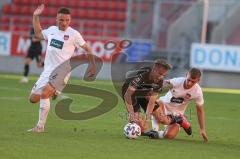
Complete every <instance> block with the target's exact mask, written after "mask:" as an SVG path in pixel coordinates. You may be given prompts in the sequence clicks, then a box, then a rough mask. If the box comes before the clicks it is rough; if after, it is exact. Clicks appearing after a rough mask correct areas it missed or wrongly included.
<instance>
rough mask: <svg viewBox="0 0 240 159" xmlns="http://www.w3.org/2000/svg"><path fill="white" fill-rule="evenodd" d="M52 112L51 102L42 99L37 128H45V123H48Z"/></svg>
mask: <svg viewBox="0 0 240 159" xmlns="http://www.w3.org/2000/svg"><path fill="white" fill-rule="evenodd" d="M49 110H50V100H49V98H47V99H40V108H39V119H38V123H37V126H38V127H43V128H44V126H45V123H46V121H47V116H48V112H49Z"/></svg>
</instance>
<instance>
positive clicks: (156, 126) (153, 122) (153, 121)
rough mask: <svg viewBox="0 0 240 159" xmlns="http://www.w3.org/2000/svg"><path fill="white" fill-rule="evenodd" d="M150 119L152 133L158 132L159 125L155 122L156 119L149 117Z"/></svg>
mask: <svg viewBox="0 0 240 159" xmlns="http://www.w3.org/2000/svg"><path fill="white" fill-rule="evenodd" d="M151 119H152V129H153V130H154V131H158V130H159V124H158V123H157V122H156V119H155V117H154V116H151Z"/></svg>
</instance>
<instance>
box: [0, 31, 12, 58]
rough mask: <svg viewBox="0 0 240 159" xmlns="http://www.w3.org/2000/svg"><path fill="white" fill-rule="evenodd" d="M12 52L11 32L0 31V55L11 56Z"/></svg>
mask: <svg viewBox="0 0 240 159" xmlns="http://www.w3.org/2000/svg"><path fill="white" fill-rule="evenodd" d="M10 54H11V32H1V31H0V55H5V56H10Z"/></svg>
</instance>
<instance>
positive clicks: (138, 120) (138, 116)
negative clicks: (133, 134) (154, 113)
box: [134, 112, 144, 132]
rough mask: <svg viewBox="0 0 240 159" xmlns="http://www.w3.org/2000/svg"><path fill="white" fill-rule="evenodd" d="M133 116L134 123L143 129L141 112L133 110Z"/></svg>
mask: <svg viewBox="0 0 240 159" xmlns="http://www.w3.org/2000/svg"><path fill="white" fill-rule="evenodd" d="M134 118H135V121H136V123H137V124H138V125H139V126H140V128H141V131H142V132H143V131H144V126H143V119H142V114H141V113H140V112H135V113H134Z"/></svg>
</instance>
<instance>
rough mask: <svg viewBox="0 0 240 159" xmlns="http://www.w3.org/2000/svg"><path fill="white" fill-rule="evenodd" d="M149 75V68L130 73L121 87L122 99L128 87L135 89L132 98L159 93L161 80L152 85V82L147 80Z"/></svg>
mask: <svg viewBox="0 0 240 159" xmlns="http://www.w3.org/2000/svg"><path fill="white" fill-rule="evenodd" d="M150 73H151V68H150V67H142V68H140V69H139V70H135V71H130V73H129V74H128V75H127V79H126V81H125V83H124V84H123V86H122V96H123V97H124V94H125V93H126V91H127V89H128V87H129V86H132V87H134V88H135V89H136V91H135V92H134V96H150V95H151V94H152V93H153V92H161V90H162V89H161V88H162V84H163V80H161V81H159V82H158V83H154V81H153V80H150V78H149V76H150Z"/></svg>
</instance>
